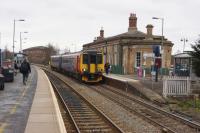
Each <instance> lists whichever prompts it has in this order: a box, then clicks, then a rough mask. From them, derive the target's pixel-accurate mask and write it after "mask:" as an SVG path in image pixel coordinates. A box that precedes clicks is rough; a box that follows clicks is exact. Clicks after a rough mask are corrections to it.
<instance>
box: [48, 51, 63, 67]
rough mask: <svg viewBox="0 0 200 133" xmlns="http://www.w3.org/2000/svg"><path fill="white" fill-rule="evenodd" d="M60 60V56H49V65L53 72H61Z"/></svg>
mask: <svg viewBox="0 0 200 133" xmlns="http://www.w3.org/2000/svg"><path fill="white" fill-rule="evenodd" d="M61 63H62V58H61V55H55V56H51V60H50V65H51V68H52V69H53V70H58V71H60V70H61Z"/></svg>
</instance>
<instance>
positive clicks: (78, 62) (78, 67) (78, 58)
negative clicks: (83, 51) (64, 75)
mask: <svg viewBox="0 0 200 133" xmlns="http://www.w3.org/2000/svg"><path fill="white" fill-rule="evenodd" d="M76 70H77V71H78V72H80V57H79V56H77V63H76Z"/></svg>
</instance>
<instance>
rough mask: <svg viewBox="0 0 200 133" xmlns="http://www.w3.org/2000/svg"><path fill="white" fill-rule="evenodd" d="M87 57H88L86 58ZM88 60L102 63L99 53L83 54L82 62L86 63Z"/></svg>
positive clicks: (93, 62) (91, 62)
mask: <svg viewBox="0 0 200 133" xmlns="http://www.w3.org/2000/svg"><path fill="white" fill-rule="evenodd" d="M88 57H89V58H88ZM88 60H90V64H96V63H97V64H102V62H103V59H102V55H101V54H90V55H89V56H88V54H83V64H88Z"/></svg>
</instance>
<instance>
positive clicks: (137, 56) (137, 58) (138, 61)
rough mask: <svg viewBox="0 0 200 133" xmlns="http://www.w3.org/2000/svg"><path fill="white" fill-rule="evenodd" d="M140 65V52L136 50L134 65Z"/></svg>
mask: <svg viewBox="0 0 200 133" xmlns="http://www.w3.org/2000/svg"><path fill="white" fill-rule="evenodd" d="M140 66H141V52H136V67H140Z"/></svg>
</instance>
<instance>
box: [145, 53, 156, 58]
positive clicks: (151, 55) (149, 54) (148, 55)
mask: <svg viewBox="0 0 200 133" xmlns="http://www.w3.org/2000/svg"><path fill="white" fill-rule="evenodd" d="M143 57H144V58H147V57H151V58H153V57H154V53H144V54H143Z"/></svg>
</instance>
